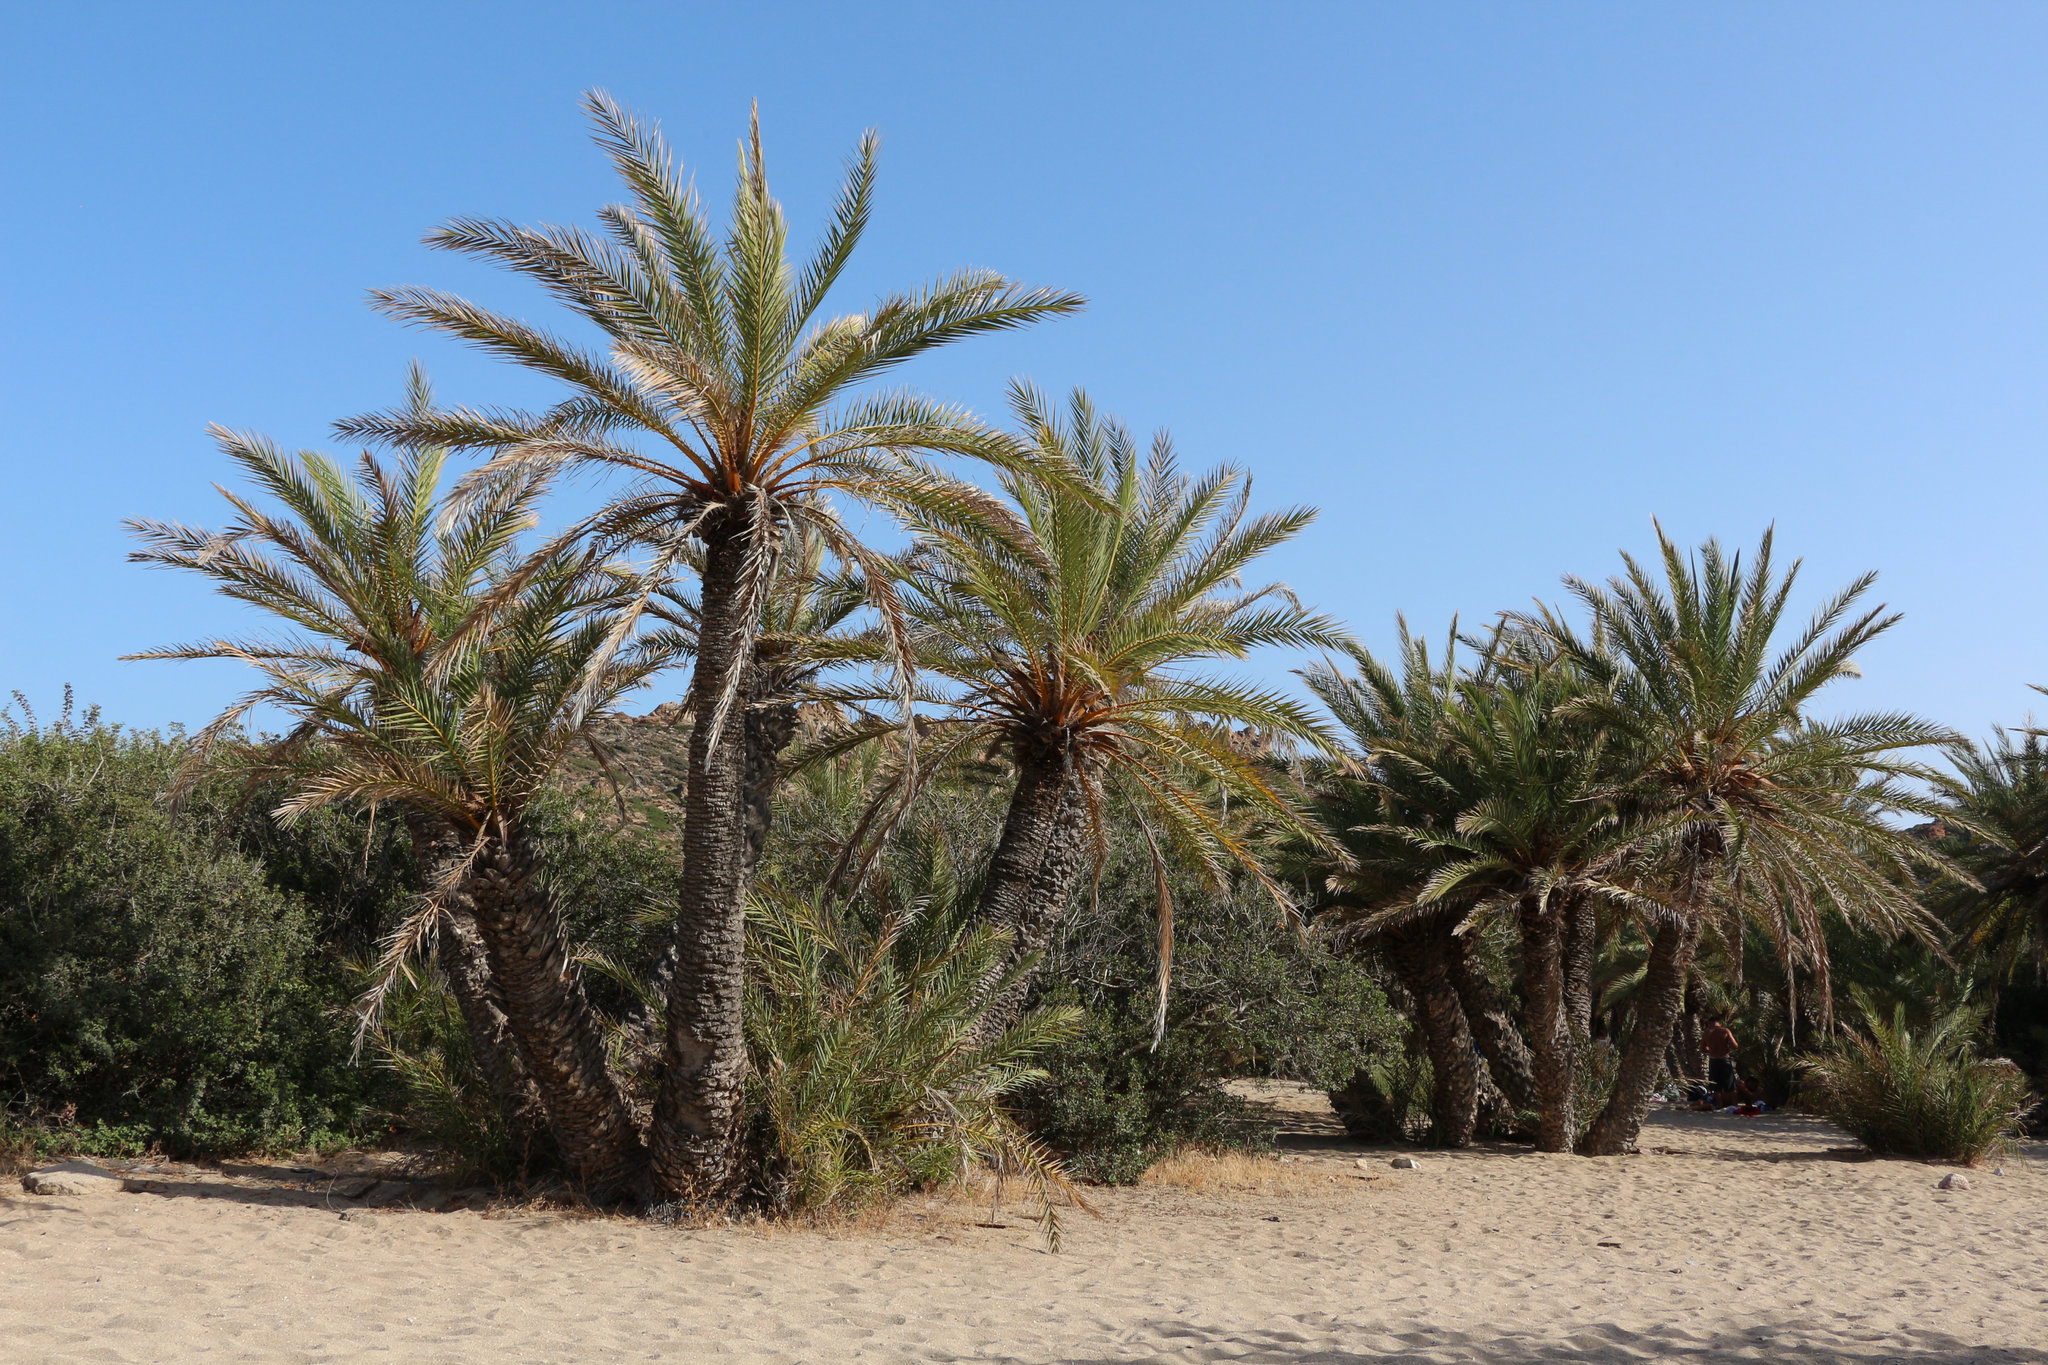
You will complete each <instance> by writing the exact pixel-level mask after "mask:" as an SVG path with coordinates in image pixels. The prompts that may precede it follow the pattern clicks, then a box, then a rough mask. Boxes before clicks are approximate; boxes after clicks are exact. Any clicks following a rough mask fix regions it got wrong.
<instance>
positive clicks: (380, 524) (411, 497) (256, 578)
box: [135, 392, 666, 1201]
mask: <svg viewBox="0 0 2048 1365" xmlns="http://www.w3.org/2000/svg"><path fill="white" fill-rule="evenodd" d="M414 407H415V408H416V409H418V410H422V411H424V410H426V409H427V407H428V405H427V403H426V401H425V398H424V394H423V392H416V393H415V402H414ZM221 440H222V443H223V446H224V448H225V449H226V451H227V453H228V455H229V457H230V458H231V459H233V460H235V461H236V462H237V463H239V464H240V465H242V467H243V468H244V469H246V470H247V471H248V472H249V473H250V474H251V476H252V477H253V478H255V480H256V481H257V483H258V484H259V485H260V486H262V487H263V488H265V489H266V490H267V491H269V492H270V493H272V494H273V495H274V496H276V497H277V498H278V499H279V500H280V501H282V502H283V503H284V504H285V506H286V507H287V508H288V509H289V510H290V512H291V513H292V514H293V515H294V517H295V518H296V524H294V523H293V522H292V521H289V520H284V519H280V518H276V517H273V516H270V515H269V514H267V513H264V512H263V511H261V510H260V509H258V508H256V507H255V506H253V505H252V504H250V503H248V502H247V501H245V500H243V499H241V498H239V497H237V496H236V495H234V494H232V493H231V494H228V497H229V500H230V502H232V503H233V504H234V505H235V507H236V509H237V511H238V512H239V513H240V519H239V521H238V522H237V524H236V525H234V526H233V527H232V528H230V529H229V530H228V531H226V532H222V533H212V532H208V531H203V530H196V529H191V528H186V527H182V526H174V525H164V524H161V523H153V522H138V523H136V524H135V529H136V531H137V533H138V534H140V535H141V536H142V537H143V538H144V539H145V541H147V542H148V543H149V548H148V549H146V550H143V551H139V552H138V553H137V554H136V556H135V557H136V558H138V559H141V560H144V561H146V562H151V563H157V564H164V565H170V566H175V567H182V568H189V569H193V570H195V571H198V572H201V573H204V574H206V575H208V576H209V577H211V578H213V579H214V580H215V581H216V583H218V584H219V585H220V587H221V590H222V591H223V592H225V593H227V594H228V595H230V596H233V597H237V598H240V599H242V600H244V601H249V602H252V603H255V604H256V605H259V606H261V607H263V608H265V609H266V610H268V611H270V612H272V613H273V614H275V615H277V616H279V617H281V618H283V620H284V621H286V622H287V623H288V624H289V625H291V626H295V627H297V628H298V629H299V631H301V632H303V634H299V635H294V636H287V637H283V638H276V639H267V638H259V639H255V640H248V641H229V640H216V641H208V642H202V643H198V644H193V645H187V646H181V647H176V648H171V649H163V650H155V651H150V652H149V653H148V654H145V655H143V656H139V657H149V658H181V659H196V658H236V659H241V660H244V661H246V662H249V663H251V664H253V665H255V666H256V667H257V668H258V669H259V670H260V671H261V672H262V673H263V674H264V677H265V683H264V685H263V686H262V687H260V688H258V689H256V690H254V691H252V692H251V693H249V694H248V695H246V696H245V697H243V698H242V699H241V700H240V701H238V702H237V703H236V704H234V705H233V706H231V707H229V708H228V709H227V710H226V711H225V712H224V713H223V714H222V715H221V716H220V717H219V718H218V719H216V720H215V721H214V722H213V723H212V724H210V725H209V726H208V727H207V729H206V730H205V731H204V732H203V733H202V735H201V736H200V739H199V742H198V744H197V745H196V746H195V748H196V751H197V753H198V754H199V755H200V756H201V757H202V758H203V757H204V755H205V754H206V753H207V751H208V750H210V749H211V748H212V747H213V746H214V745H215V744H216V743H217V742H218V741H219V740H220V739H221V738H222V737H223V736H224V735H226V734H228V733H230V732H231V730H232V729H233V728H234V727H235V725H236V724H237V722H238V721H239V720H240V719H241V717H243V716H245V715H246V714H247V713H248V712H249V711H250V710H251V709H252V708H253V707H255V706H258V705H263V704H268V705H271V706H275V707H277V708H280V709H282V710H283V711H284V712H286V714H288V715H289V716H291V717H292V719H293V722H294V723H293V727H292V729H291V731H290V732H289V733H288V734H287V735H286V736H285V738H284V740H283V741H282V742H281V743H280V744H279V745H277V746H275V747H274V748H272V749H270V750H269V751H268V752H267V753H266V754H265V755H264V756H263V757H262V759H261V760H260V766H261V767H262V769H263V770H264V771H267V772H271V773H281V774H283V775H285V776H287V777H288V779H289V781H290V785H291V793H292V794H291V795H290V797H289V798H288V799H287V800H286V801H285V802H284V803H283V805H281V806H280V807H279V810H278V816H279V818H281V819H284V820H286V821H289V820H291V819H293V818H296V817H297V816H299V815H301V814H303V813H305V812H307V811H309V810H312V809H314V808H316V807H318V806H321V805H325V804H328V803H331V802H337V801H354V802H363V803H369V804H376V803H382V802H386V801H389V802H392V803H395V804H397V805H399V806H400V807H401V808H403V809H405V810H407V811H408V812H410V813H411V814H412V815H413V816H414V819H415V822H416V823H415V828H419V829H422V830H424V831H427V835H426V837H427V838H428V841H429V842H430V844H432V843H440V844H442V845H443V847H444V850H445V853H444V856H445V857H446V863H445V865H444V866H443V868H442V871H441V877H440V880H439V884H438V885H436V886H435V887H434V888H433V891H432V894H430V895H429V896H428V897H427V898H426V899H425V901H424V903H423V906H422V909H421V911H420V912H419V913H418V914H416V915H415V916H414V917H413V918H412V919H411V920H410V921H409V922H408V923H407V924H406V925H405V926H403V927H402V928H401V929H400V930H399V931H398V933H396V934H394V935H393V938H392V940H391V942H390V945H389V948H388V950H387V953H386V959H385V963H384V966H385V968H386V978H385V979H386V983H387V984H388V983H389V981H390V980H391V979H392V976H393V974H394V973H395V972H396V970H397V969H398V968H399V967H400V966H401V965H402V963H403V961H404V960H405V958H406V957H407V956H409V955H410V954H411V953H412V952H413V951H415V950H417V949H418V948H419V947H421V946H422V945H423V944H424V943H425V942H426V941H428V940H429V939H430V937H431V936H432V934H433V932H434V930H435V928H436V926H438V925H441V924H443V923H446V922H447V920H448V918H449V914H448V912H449V910H450V908H451V907H453V906H457V905H459V906H461V907H462V908H464V909H465V910H466V911H467V912H468V914H469V916H471V917H472V918H473V920H474V924H475V927H476V930H477V931H478V933H479V935H480V937H481V939H482V943H483V946H484V948H485V951H486V953H487V955H488V972H489V981H490V984H491V989H492V992H493V995H494V998H495V1000H496V1001H497V1002H498V1003H499V1004H501V1005H502V1009H503V1014H504V1018H505V1020H506V1023H507V1026H508V1029H509V1032H510V1033H511V1035H512V1037H513V1039H514V1040H515V1042H516V1045H517V1052H518V1056H519V1058H520V1060H521V1061H522V1062H523V1064H524V1070H525V1072H526V1073H527V1074H528V1075H529V1076H530V1077H531V1078H532V1081H533V1083H534V1085H535V1087H536V1088H537V1090H538V1092H539V1095H540V1099H541V1102H542V1104H543V1106H544V1108H545V1112H546V1115H547V1119H548V1122H549V1125H550V1126H551V1128H552V1129H553V1131H554V1135H555V1138H556V1142H557V1145H558V1147H559V1148H560V1150H561V1152H562V1154H563V1157H564V1159H565V1160H566V1161H567V1163H568V1164H569V1166H570V1168H571V1170H572V1171H573V1172H574V1173H575V1174H576V1176H577V1177H578V1178H579V1179H580V1180H581V1181H582V1182H583V1183H584V1184H585V1186H586V1188H587V1189H588V1191H589V1192H590V1194H591V1195H592V1197H593V1198H596V1199H598V1200H600V1201H608V1200H611V1199H615V1198H620V1197H628V1196H634V1195H638V1194H641V1193H644V1185H645V1173H646V1158H645V1151H644V1147H643V1144H642V1142H641V1138H640V1133H639V1130H638V1127H637V1125H636V1123H635V1120H634V1115H633V1112H632V1108H631V1106H630V1104H629V1102H628V1100H627V1097H626V1095H625V1092H624V1090H623V1089H622V1087H621V1086H620V1085H619V1083H618V1081H617V1079H616V1078H615V1077H614V1076H613V1075H612V1072H611V1069H610V1066H609V1062H608V1058H607V1052H606V1043H605V1037H604V1033H603V1030H602V1027H601V1024H600V1021H599V1020H598V1018H597V1016H596V1015H595V1013H594V1012H593V1011H592V1010H591V1008H590V1006H589V1004H588V1002H587V1001H586V999H585V997H584V993H583V987H582V980H581V976H580V974H579V972H578V969H577V967H576V965H575V959H574V955H573V953H572V952H571V949H570V945H569V943H568V940H567V936H566V934H565V932H564V929H563V926H562V919H561V915H560V913H559V911H558V908H557V906H556V904H555V901H554V897H553V894H552V891H551V890H550V888H549V886H548V884H547V882H546V880H545V878H544V876H543V875H542V869H541V867H540V865H539V861H538V857H537V853H536V850H535V848H534V845H533V839H532V835H531V832H530V829H529V827H528V824H527V814H528V811H529V809H530V807H531V803H532V802H533V800H534V798H535V797H536V796H537V795H538V794H539V792H540V790H541V788H542V786H543V785H544V784H545V782H546V781H547V779H548V777H549V775H550V774H551V773H552V772H553V770H554V768H555V767H556V765H557V763H558V762H559V760H560V758H561V757H562V755H563V754H564V752H565V751H566V750H567V749H568V748H569V747H570V746H572V745H574V744H578V743H585V742H589V740H588V729H587V726H588V722H589V721H590V720H592V719H595V718H598V717H601V716H603V715H604V714H605V713H606V712H607V710H608V709H609V708H610V707H611V705H612V704H613V703H614V702H615V701H616V699H617V698H618V697H620V696H621V695H623V694H624V693H626V692H629V691H631V690H633V689H634V688H636V687H638V686H640V685H641V684H643V683H644V682H645V681H646V679H647V678H648V677H649V676H651V674H652V673H653V672H655V671H656V670H657V669H658V668H660V667H661V666H662V665H663V664H664V663H665V662H666V661H665V659H663V658H662V657H661V656H660V654H659V653H657V652H652V651H646V650H631V651H625V652H612V653H609V654H607V650H608V648H609V646H610V644H611V641H612V639H613V636H614V634H615V629H616V623H615V620H614V618H615V617H616V616H617V615H618V614H619V610H620V608H619V598H620V593H619V588H618V584H617V581H616V578H615V576H614V575H612V574H611V573H609V572H606V571H605V568H604V566H603V565H601V564H598V563H596V562H595V561H594V560H593V559H592V558H591V557H590V556H587V555H575V554H572V553H570V552H567V551H564V550H560V549H557V550H555V551H553V552H552V553H550V554H549V555H548V556H547V558H546V559H545V560H544V561H543V562H541V563H538V564H531V563H530V564H527V565H525V566H523V567H522V568H521V569H520V570H519V571H518V572H517V573H516V574H513V575H511V576H513V577H516V579H517V580H518V582H519V583H520V585H521V586H520V588H519V591H518V592H517V594H516V595H513V596H511V597H509V598H507V597H506V596H505V594H504V593H503V592H502V591H501V590H499V588H498V587H497V586H496V582H497V581H498V580H502V579H503V578H505V577H506V576H507V574H508V570H509V560H508V553H507V552H508V550H509V547H510V545H511V541H512V537H513V536H514V535H515V534H516V533H517V532H518V531H519V530H521V529H523V528H525V527H526V526H528V525H530V524H531V506H532V503H533V501H534V499H535V498H536V497H537V496H538V494H539V492H540V491H541V484H542V480H541V478H540V476H539V475H537V474H536V473H535V472H533V471H512V472H510V473H508V474H507V475H504V476H502V477H500V478H499V479H497V480H494V481H493V482H491V483H489V484H486V485H482V486H480V487H479V488H478V490H477V492H476V495H475V496H474V497H472V498H471V499H470V500H469V502H468V504H467V509H466V510H465V511H464V512H463V513H462V514H461V515H459V516H457V517H456V518H455V519H454V520H453V521H452V522H451V523H450V524H449V526H448V528H447V529H446V530H442V531H440V532H434V531H433V530H432V527H433V525H434V522H435V519H436V516H437V514H438V513H439V512H440V510H441V509H440V507H439V504H438V500H437V498H436V496H435V489H436V485H437V481H438V476H439V473H440V470H441V468H442V462H443V459H444V456H443V454H442V452H440V451H439V450H435V449H431V448H423V447H405V448H403V449H404V453H403V458H402V460H401V462H400V466H399V469H398V471H397V472H396V476H395V477H394V476H393V473H392V472H391V471H389V470H387V469H386V468H385V467H384V466H383V465H382V464H381V463H380V462H378V461H377V460H376V459H375V458H374V457H372V456H370V455H368V454H365V455H364V457H363V460H362V463H361V466H360V470H359V473H358V476H357V479H356V480H355V482H354V483H353V484H352V483H351V482H350V481H349V480H348V479H347V478H346V477H345V476H344V475H343V474H342V473H341V471H340V470H339V469H337V468H336V467H335V466H334V465H333V464H332V463H331V462H329V461H328V460H326V459H325V458H323V457H321V456H319V455H315V454H311V453H301V454H300V455H298V456H296V457H288V456H285V455H284V454H283V453H282V452H280V451H278V450H276V449H275V448H274V447H272V446H271V445H269V443H267V442H264V441H261V440H259V439H255V438H248V437H240V436H235V435H233V434H231V433H221ZM252 542H253V544H252ZM257 545H263V546H268V547H269V548H270V549H271V550H274V551H276V552H277V553H278V555H280V556H281V558H280V557H273V556H272V555H271V554H267V553H264V552H263V551H261V550H258V549H256V548H255V546H257ZM458 613H459V614H458ZM451 845H452V847H449V846H451ZM450 975H451V979H452V980H453V982H454V984H455V986H456V988H457V989H458V991H460V990H464V989H466V987H465V983H464V982H463V980H462V979H461V977H460V976H459V975H458V974H457V973H455V972H451V973H450ZM372 1004H373V1005H374V997H373V1001H372Z"/></svg>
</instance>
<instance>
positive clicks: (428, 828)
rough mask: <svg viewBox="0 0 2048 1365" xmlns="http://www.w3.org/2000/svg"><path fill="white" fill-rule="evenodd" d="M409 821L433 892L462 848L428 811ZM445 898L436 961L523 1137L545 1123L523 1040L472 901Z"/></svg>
mask: <svg viewBox="0 0 2048 1365" xmlns="http://www.w3.org/2000/svg"><path fill="white" fill-rule="evenodd" d="M405 824H406V829H407V832H408V833H410V834H411V835H412V845H413V854H414V856H415V857H416V858H417V859H418V862H419V870H420V885H421V887H422V889H423V890H424V891H426V892H428V893H430V894H431V893H432V892H434V891H435V890H437V889H438V888H439V887H440V885H441V883H442V882H443V881H444V880H445V879H446V878H447V876H448V874H449V872H450V871H451V870H452V869H453V868H454V866H455V864H456V863H457V862H459V861H460V860H461V858H462V856H463V850H462V849H461V848H460V847H459V845H458V842H457V837H456V834H455V831H454V830H453V829H451V828H449V827H448V825H447V824H446V823H445V822H443V821H440V820H438V819H436V818H434V817H431V816H428V815H426V814H425V813H423V812H420V811H416V810H407V811H406V815H405ZM444 899H445V901H446V902H448V904H446V905H445V906H444V908H443V909H442V911H441V914H440V918H439V921H438V923H437V925H436V934H435V940H436V943H435V949H434V957H435V961H436V962H437V963H438V964H439V966H440V968H441V974H442V976H444V977H445V978H446V979H447V981H448V992H449V994H450V995H453V996H454V997H455V1006H456V1008H457V1009H458V1010H460V1011H461V1012H462V1022H463V1024H464V1026H465V1027H466V1029H467V1031H468V1033H469V1051H470V1055H471V1057H473V1058H474V1059H475V1060H476V1068H477V1071H478V1073H479V1074H480V1075H481V1076H482V1077H483V1079H484V1085H485V1086H486V1087H487V1088H488V1089H489V1090H490V1092H491V1099H492V1100H493V1101H494V1102H495V1103H496V1105H497V1108H498V1113H499V1115H500V1116H501V1117H502V1118H503V1119H504V1121H505V1123H506V1124H507V1125H508V1126H509V1127H510V1128H511V1129H512V1131H513V1133H514V1135H515V1136H516V1137H518V1138H520V1139H522V1140H523V1139H524V1138H525V1137H526V1136H527V1135H528V1134H530V1133H532V1132H535V1131H537V1130H538V1129H539V1128H540V1127H541V1126H543V1125H544V1124H545V1122H546V1116H545V1114H544V1113H543V1111H542V1107H541V1103H540V1096H539V1094H538V1092H537V1091H536V1090H535V1089H534V1085H533V1079H532V1078H531V1077H530V1076H528V1075H527V1074H526V1067H525V1066H524V1064H522V1063H521V1062H520V1060H519V1044H518V1040H517V1039H515V1038H514V1037H513V1034H512V1022H511V1021H510V1020H509V1019H507V1018H506V1017H505V1011H504V1007H503V1005H502V1004H501V1003H500V1002H499V1000H498V992H497V988H496V986H495V985H493V984H492V981H491V964H490V958H489V953H488V950H487V949H486V948H485V947H484V941H483V936H482V935H481V934H479V933H478V932H477V929H476V923H475V920H474V917H473V913H472V909H471V907H470V905H469V903H468V900H467V898H466V897H464V896H463V895H462V894H461V892H460V890H459V889H458V890H456V891H454V892H452V893H450V894H449V895H448V896H446V897H445V898H444Z"/></svg>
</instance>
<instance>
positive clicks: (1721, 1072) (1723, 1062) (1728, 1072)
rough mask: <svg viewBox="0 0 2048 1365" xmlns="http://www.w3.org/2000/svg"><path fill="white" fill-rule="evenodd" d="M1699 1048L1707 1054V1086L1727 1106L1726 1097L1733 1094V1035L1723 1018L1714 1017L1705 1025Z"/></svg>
mask: <svg viewBox="0 0 2048 1365" xmlns="http://www.w3.org/2000/svg"><path fill="white" fill-rule="evenodd" d="M1700 1046H1701V1048H1703V1049H1705V1051H1706V1054H1707V1084H1708V1085H1710V1086H1712V1087H1713V1088H1714V1093H1715V1095H1716V1096H1718V1097H1721V1099H1720V1102H1721V1103H1722V1104H1727V1103H1728V1102H1729V1101H1728V1100H1727V1098H1726V1097H1727V1096H1729V1095H1732V1094H1734V1093H1735V1034H1734V1032H1733V1031H1732V1030H1730V1029H1729V1027H1728V1023H1727V1020H1726V1019H1725V1018H1724V1017H1723V1016H1721V1015H1718V1014H1717V1015H1715V1016H1714V1019H1713V1022H1712V1023H1710V1024H1708V1025H1707V1031H1706V1032H1705V1033H1704V1034H1702V1035H1701V1036H1700Z"/></svg>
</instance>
